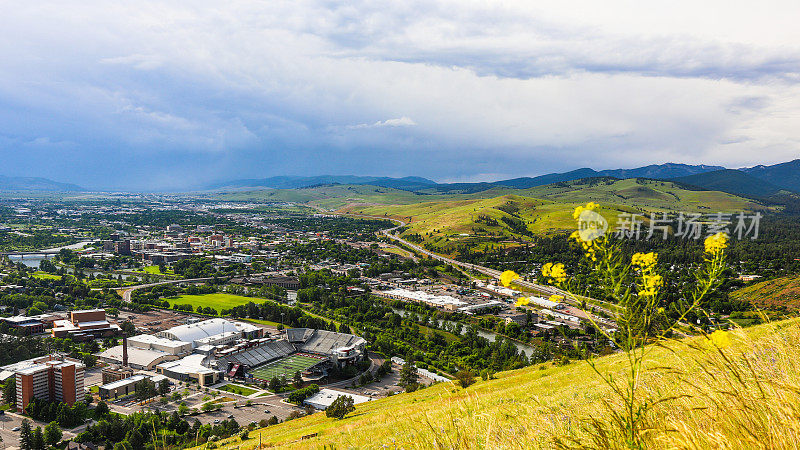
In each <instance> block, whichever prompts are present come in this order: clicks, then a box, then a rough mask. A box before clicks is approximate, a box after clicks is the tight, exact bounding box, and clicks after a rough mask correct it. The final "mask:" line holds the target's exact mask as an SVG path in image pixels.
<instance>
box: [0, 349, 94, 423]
mask: <svg viewBox="0 0 800 450" xmlns="http://www.w3.org/2000/svg"><path fill="white" fill-rule="evenodd" d="M15 366H16V368H15V369H14V374H15V376H16V383H17V401H16V408H17V411H18V412H22V411H24V410H25V408H26V407H27V406H28V405H29V404H30V403H31V401H33V399H34V398H38V399H41V400H49V401H54V402H59V403H66V404H67V405H70V406H72V405H73V404H75V402H76V401H78V400H83V396H84V389H83V376H84V369H85V366H84V365H83V363H81V362H80V361H78V360H76V359H71V358H66V357H63V356H60V355H48V356H45V357H41V358H34V359H29V360H27V361H22V362H21V363H17V364H15Z"/></svg>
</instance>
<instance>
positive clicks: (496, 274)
mask: <svg viewBox="0 0 800 450" xmlns="http://www.w3.org/2000/svg"><path fill="white" fill-rule="evenodd" d="M354 215H359V214H348V215H345V217H352V216H354ZM359 216H361V217H368V218H370V219H383V220H391V221H393V222H395V223H397V224H398V225H397V226H396V227H393V228H387V229H385V230H381V233H382V234H383V235H385V236H386V237H388V238H389V239H392V240H394V241H396V242H400V243H401V244H403V245H405V246H407V247H409V248H411V249H413V250H414V251H416V252H418V253H420V254H423V255H426V256H428V257H430V258H432V259H435V260H438V261H441V262H443V263H447V264H451V265H453V266H458V267H461V268H464V269H470V270H474V271H476V272H480V273H482V274H485V275H489V276H490V277H492V278H495V279H498V280H499V279H500V275H501V274H502V273H503V272H502V271H500V270H495V269H491V268H489V267H484V266H479V265H477V264H471V263H465V262H461V261H457V260H455V259H451V258H448V257H446V256H442V255H439V254H437V253H433V252H431V251H429V250H427V249H424V248H422V247H420V246H419V245H416V244H413V243H411V242H409V241H407V240H405V239H403V238H401V237H400V236H398V235H396V234H395V233H394V232H395V231H397V230H398V229H399V228H402V227H404V226H406V223H405V222H403V221H402V220H399V219H392V218H389V217H380V216H366V215H359ZM514 284H517V285H519V286H522V287H524V288H527V289H531V290H534V291H538V292H541V293H543V294H547V295H561V296H563V297H564V299H565V300H567V301H570V300H573V297H572V295H571V294H569V293H568V292H566V291H563V290H561V289H558V288H557V287H554V286H545V285H541V284H536V283H531V282H530V281H525V280H523V279H522V278H519V279H517V280H515V281H514ZM587 298H588V297H587ZM589 300H595V299H591V298H589ZM598 302H599V300H595V302H594V303H593V304H592V307H593V308H594V309H596V310H598V311H602V312H603V313H605V314H607V315H608V316H609V317H614V316H616V313H614V312H612V311H611V310H609V309H606V308H603V307H602V306H599V305H597V303H598ZM573 303H577V301H574V302H573ZM597 319H598V320H600V321H601V322H604V323H610V322H608V321H606V320H603V319H602V318H599V317H598V318H597Z"/></svg>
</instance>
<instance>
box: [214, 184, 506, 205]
mask: <svg viewBox="0 0 800 450" xmlns="http://www.w3.org/2000/svg"><path fill="white" fill-rule="evenodd" d="M513 191H515V190H514V189H511V188H492V189H489V190H486V191H483V192H479V193H477V194H426V193H415V192H411V191H404V190H400V189H393V188H387V187H379V186H370V185H347V184H335V185H326V186H317V187H309V188H302V189H262V190H256V191H232V192H224V193H220V194H217V195H215V198H217V199H220V200H225V201H265V202H272V201H274V202H297V203H309V204H311V205H314V206H319V207H322V208H329V209H336V208H340V207H342V206H345V205H348V204H364V205H379V204H380V205H405V204H411V203H420V202H428V201H446V200H461V199H475V198H490V197H497V196H499V195H503V194H505V193H509V192H513Z"/></svg>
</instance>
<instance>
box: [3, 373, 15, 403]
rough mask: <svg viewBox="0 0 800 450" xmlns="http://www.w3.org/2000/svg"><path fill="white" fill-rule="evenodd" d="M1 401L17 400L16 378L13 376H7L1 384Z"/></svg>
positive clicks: (11, 401) (10, 401)
mask: <svg viewBox="0 0 800 450" xmlns="http://www.w3.org/2000/svg"><path fill="white" fill-rule="evenodd" d="M3 401H4V402H6V403H14V402H15V401H17V380H16V378H15V377H11V378H9V379H8V381H7V382H6V384H4V385H3Z"/></svg>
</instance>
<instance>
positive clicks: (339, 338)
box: [286, 328, 367, 367]
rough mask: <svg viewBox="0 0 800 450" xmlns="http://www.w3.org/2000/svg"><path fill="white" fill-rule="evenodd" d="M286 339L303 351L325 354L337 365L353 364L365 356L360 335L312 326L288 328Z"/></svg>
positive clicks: (364, 344) (363, 341)
mask: <svg viewBox="0 0 800 450" xmlns="http://www.w3.org/2000/svg"><path fill="white" fill-rule="evenodd" d="M286 339H287V340H288V341H289V342H290V343H291V344H294V346H295V347H296V348H297V349H298V350H300V351H303V352H308V353H313V354H317V355H322V356H327V357H328V358H330V360H331V362H332V363H333V364H335V365H337V366H339V367H342V366H345V365H347V364H355V363H356V362H358V361H360V360H362V359H364V357H365V356H366V352H365V350H364V349H365V347H366V345H367V341H366V340H364V338H362V337H360V336H356V335H354V334H347V333H337V332H335V331H327V330H315V329H312V328H290V329H288V330H286Z"/></svg>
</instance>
